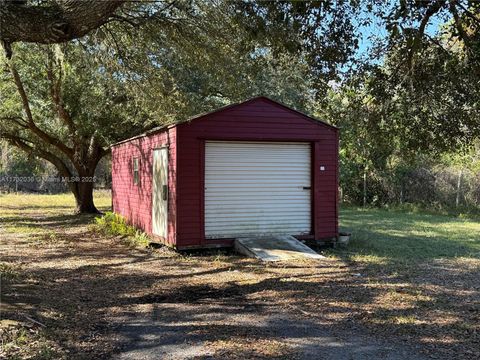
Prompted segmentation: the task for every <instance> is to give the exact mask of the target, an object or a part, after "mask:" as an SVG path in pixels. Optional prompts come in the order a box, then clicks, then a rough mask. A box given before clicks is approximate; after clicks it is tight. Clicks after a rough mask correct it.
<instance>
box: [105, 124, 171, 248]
mask: <svg viewBox="0 0 480 360" xmlns="http://www.w3.org/2000/svg"><path fill="white" fill-rule="evenodd" d="M176 133H177V131H176V128H171V129H169V130H166V131H164V132H160V133H156V134H153V135H150V136H148V137H142V138H137V139H134V140H132V141H129V142H125V143H122V144H119V145H117V146H114V147H113V148H112V202H113V210H114V211H115V212H116V213H118V214H120V215H122V216H124V217H125V218H126V219H127V220H128V221H129V222H130V223H131V224H133V225H135V226H137V227H139V228H140V229H142V230H144V231H145V232H146V233H148V234H151V233H152V161H153V151H152V150H153V149H155V148H159V147H162V146H167V145H168V146H169V152H168V155H169V162H168V163H169V164H168V167H169V199H168V209H169V210H168V216H169V219H168V239H167V241H168V242H169V243H170V244H172V245H173V244H175V232H176V214H177V208H176V203H177V198H176V183H177V181H176V173H177V172H176V159H177V156H176ZM134 157H138V158H139V159H140V183H139V185H135V184H134V183H133V171H132V159H133V158H134Z"/></svg>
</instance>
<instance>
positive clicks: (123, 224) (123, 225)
mask: <svg viewBox="0 0 480 360" xmlns="http://www.w3.org/2000/svg"><path fill="white" fill-rule="evenodd" d="M91 229H92V230H94V231H98V232H101V233H103V234H105V235H113V236H117V235H118V236H121V237H122V240H123V241H124V242H125V243H126V244H127V245H129V246H132V247H141V248H145V247H147V246H148V245H149V244H150V238H149V237H148V236H147V234H145V233H144V232H142V231H140V230H138V229H137V228H135V227H134V226H131V225H129V224H127V221H126V219H125V218H124V217H122V216H120V215H118V214H115V213H113V212H110V211H109V212H107V213H106V214H105V215H103V216H101V217H97V218H95V224H94V225H93V226H92V227H91Z"/></svg>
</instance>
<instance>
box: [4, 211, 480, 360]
mask: <svg viewBox="0 0 480 360" xmlns="http://www.w3.org/2000/svg"><path fill="white" fill-rule="evenodd" d="M70 209H71V208H70V206H69V205H62V204H61V203H60V204H54V205H51V206H50V207H48V206H47V205H45V204H39V205H38V207H36V206H33V205H31V204H30V205H29V206H28V207H27V206H22V205H8V204H3V205H2V207H1V209H0V210H1V211H3V213H2V215H3V216H2V218H1V221H0V239H1V240H0V251H1V259H0V262H1V264H2V265H1V266H2V267H1V270H2V288H1V297H2V327H1V328H0V331H1V334H2V341H3V344H2V346H3V348H2V350H1V352H0V358H1V357H2V356H4V357H5V358H7V357H10V358H14V356H17V358H28V357H29V356H32V357H33V356H37V357H36V358H37V359H58V358H65V359H93V358H111V357H113V358H115V359H274V358H283V359H284V358H288V359H314V358H318V359H414V358H415V359H421V358H434V359H435V358H438V359H441V358H445V359H446V358H452V353H455V354H456V356H455V358H464V359H467V358H472V359H473V358H476V355H477V353H476V350H478V348H476V345H475V344H478V339H479V334H478V333H477V332H475V333H473V336H472V337H471V338H469V339H465V341H464V342H459V341H457V340H456V338H455V337H454V334H453V335H450V340H451V339H453V341H449V338H448V337H446V336H445V330H444V329H439V332H438V333H436V332H435V329H436V326H439V325H437V324H434V323H432V324H427V323H424V324H423V325H419V326H412V325H411V324H409V323H407V324H402V323H401V322H399V323H398V324H397V325H391V324H390V323H388V324H385V323H382V321H381V319H382V318H383V317H382V316H384V315H385V312H388V313H389V315H391V314H393V313H394V314H401V315H402V316H404V317H408V316H410V314H411V309H412V306H416V307H419V308H421V307H422V306H423V307H424V308H425V309H426V310H425V311H427V310H428V311H432V312H435V311H440V310H439V309H433V308H432V309H430V308H428V306H429V304H428V299H427V297H428V296H429V295H427V294H424V293H423V292H421V291H420V290H418V289H415V288H413V287H412V285H410V284H405V279H404V278H401V277H400V276H398V274H397V275H395V274H392V273H388V272H385V273H378V274H369V273H366V272H365V271H364V270H365V269H364V268H362V267H361V266H360V265H357V264H355V263H346V262H344V261H342V260H340V259H339V258H335V257H329V258H327V259H324V260H321V261H309V262H302V263H299V262H297V263H291V264H280V263H276V264H268V265H266V264H263V263H260V262H258V261H256V260H252V259H245V258H242V257H239V256H236V255H234V254H222V253H209V254H204V253H203V254H198V253H197V254H187V255H178V254H177V253H175V252H172V251H170V250H168V249H166V248H161V249H157V250H154V251H152V250H139V249H131V248H128V247H126V246H125V245H123V244H122V242H121V240H119V239H116V238H108V237H104V236H100V235H98V233H96V232H93V231H92V229H91V228H90V227H89V225H88V224H89V223H90V222H91V220H92V219H91V217H88V216H84V217H73V216H70V215H65V213H67V212H68V211H69V210H70ZM438 271H440V270H438ZM469 274H471V272H469ZM419 276H420V275H419ZM442 276H443V281H448V278H447V277H448V273H446V272H445V273H444V274H443V275H442ZM477 280H478V277H477ZM392 289H393V290H392ZM396 293H398V294H400V295H399V296H400V299H401V300H398V299H399V298H398V297H397V298H395V299H394V298H393V297H394V296H395V294H396ZM401 294H404V295H405V296H404V297H402V296H401ZM406 299H407V300H408V299H410V300H411V301H410V300H408V301H407V300H406ZM412 299H413V300H412ZM409 301H410V302H409ZM422 302H423V305H422ZM457 305H458V306H459V311H463V310H464V309H463V308H461V309H460V306H461V304H457ZM471 306H472V311H475V309H476V307H475V306H476V305H474V304H471ZM471 316H477V317H478V313H476V314H473V313H472V314H471ZM443 320H445V319H443ZM447 320H448V319H447ZM468 320H470V318H468ZM412 327H413V329H411V328H412ZM460 330H462V329H461V328H459V331H460ZM469 331H470V330H469ZM440 340H442V341H443V342H442V341H440Z"/></svg>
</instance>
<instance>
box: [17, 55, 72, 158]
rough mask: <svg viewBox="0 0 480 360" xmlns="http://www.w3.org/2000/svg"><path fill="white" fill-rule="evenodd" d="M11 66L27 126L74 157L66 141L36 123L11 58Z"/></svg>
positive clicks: (70, 156)
mask: <svg viewBox="0 0 480 360" xmlns="http://www.w3.org/2000/svg"><path fill="white" fill-rule="evenodd" d="M9 67H10V72H11V73H12V76H13V80H14V82H15V85H16V87H17V90H18V93H19V94H20V98H21V100H22V105H23V109H24V111H25V114H26V116H27V123H26V125H27V127H28V128H29V129H30V130H31V131H32V132H33V133H34V134H35V135H37V136H38V137H39V138H40V139H42V140H44V141H45V142H46V143H48V144H50V145H53V146H55V147H56V148H57V149H58V150H60V151H61V152H63V153H64V154H65V155H67V156H68V157H69V159H72V157H73V149H71V148H69V147H68V146H66V145H65V144H64V143H62V142H61V141H60V140H59V139H57V138H55V137H54V136H52V135H50V134H48V133H46V132H45V131H43V130H42V129H40V128H39V127H38V126H37V125H36V124H35V121H34V119H33V115H32V110H31V108H30V103H29V101H28V97H27V93H26V91H25V88H24V86H23V82H22V79H21V78H20V74H19V73H18V71H17V69H16V67H15V65H14V64H13V62H12V60H9Z"/></svg>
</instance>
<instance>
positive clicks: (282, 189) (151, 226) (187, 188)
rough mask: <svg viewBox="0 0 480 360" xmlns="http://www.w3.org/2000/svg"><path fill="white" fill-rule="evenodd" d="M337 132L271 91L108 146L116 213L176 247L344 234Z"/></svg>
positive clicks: (329, 237)
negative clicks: (280, 100) (244, 239)
mask: <svg viewBox="0 0 480 360" xmlns="http://www.w3.org/2000/svg"><path fill="white" fill-rule="evenodd" d="M337 191H338V129H337V128H336V127H334V126H331V125H329V124H327V123H324V122H321V121H318V120H315V119H313V118H311V117H309V116H307V115H304V114H302V113H300V112H298V111H295V110H293V109H290V108H288V107H286V106H284V105H282V104H280V103H277V102H275V101H273V100H270V99H268V98H265V97H257V98H254V99H251V100H248V101H245V102H243V103H240V104H234V105H230V106H227V107H225V108H221V109H219V110H217V111H214V112H211V113H208V114H205V115H200V116H196V117H194V118H193V119H189V120H188V121H186V122H183V123H180V124H176V125H171V126H168V127H163V128H158V129H154V130H152V131H150V132H148V133H145V134H142V135H139V136H136V137H134V138H131V139H128V140H125V141H122V142H119V143H117V144H114V145H113V146H112V197H113V211H114V212H116V213H118V214H120V215H122V216H124V217H125V218H126V219H127V220H128V221H129V222H130V223H132V224H133V225H135V226H137V227H139V228H140V229H143V230H144V231H145V232H146V233H148V234H150V235H152V236H154V237H156V238H157V239H158V240H159V241H161V242H164V243H166V244H169V245H171V246H174V247H175V248H177V249H187V248H198V247H213V246H231V245H233V240H234V239H235V238H237V237H241V236H245V235H265V234H280V233H282V234H290V235H294V236H296V237H297V238H303V239H310V240H317V241H329V240H334V239H335V238H336V237H337V235H338V207H337Z"/></svg>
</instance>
